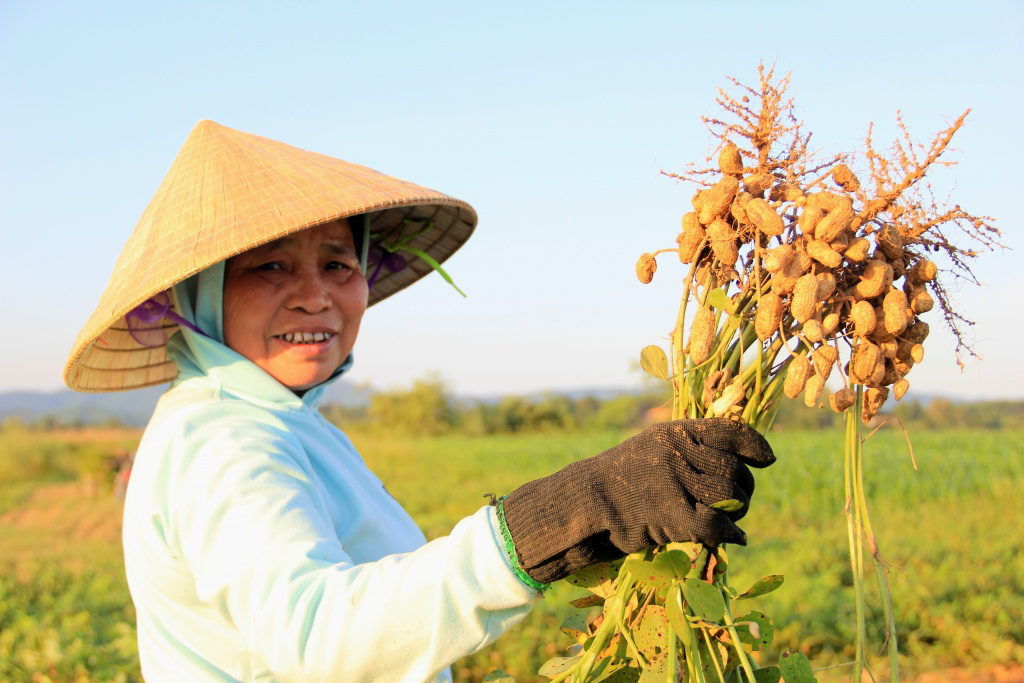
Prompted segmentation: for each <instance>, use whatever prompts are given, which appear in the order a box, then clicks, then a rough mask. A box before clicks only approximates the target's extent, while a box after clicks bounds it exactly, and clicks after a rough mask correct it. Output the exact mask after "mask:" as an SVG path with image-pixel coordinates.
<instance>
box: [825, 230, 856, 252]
mask: <svg viewBox="0 0 1024 683" xmlns="http://www.w3.org/2000/svg"><path fill="white" fill-rule="evenodd" d="M851 239H853V238H851V237H850V233H848V232H841V233H839V234H838V235H837V236H836V238H835V239H834V240H832V241H831V242H829V243H828V246H830V247H832V248H833V249H834V250H836V251H838V252H839V253H840V254H842V253H843V252H845V251H846V249H847V247H849V246H850V240H851Z"/></svg>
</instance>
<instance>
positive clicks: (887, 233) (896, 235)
mask: <svg viewBox="0 0 1024 683" xmlns="http://www.w3.org/2000/svg"><path fill="white" fill-rule="evenodd" d="M875 244H877V245H878V248H879V249H881V250H882V251H883V252H884V253H885V255H886V256H888V257H889V259H890V260H892V259H898V258H900V257H901V256H902V255H903V236H902V235H900V231H899V228H897V227H896V226H895V225H892V224H891V223H887V224H885V225H883V226H882V228H881V229H880V230H879V231H878V232H876V233H875Z"/></svg>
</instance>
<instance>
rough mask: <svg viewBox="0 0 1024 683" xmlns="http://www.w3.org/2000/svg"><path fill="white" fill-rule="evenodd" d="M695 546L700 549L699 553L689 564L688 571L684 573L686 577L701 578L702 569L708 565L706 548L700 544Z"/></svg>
mask: <svg viewBox="0 0 1024 683" xmlns="http://www.w3.org/2000/svg"><path fill="white" fill-rule="evenodd" d="M697 547H699V548H700V549H701V550H700V554H699V555H697V558H696V559H695V560H694V561H693V564H692V565H691V566H690V571H689V572H687V574H686V576H687V577H688V578H694V579H699V578H701V575H702V574H703V573H704V570H705V569H707V566H708V549H707V548H705V547H704V546H702V545H701V546H697Z"/></svg>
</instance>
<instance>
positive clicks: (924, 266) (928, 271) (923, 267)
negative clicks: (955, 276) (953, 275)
mask: <svg viewBox="0 0 1024 683" xmlns="http://www.w3.org/2000/svg"><path fill="white" fill-rule="evenodd" d="M938 272H939V269H938V266H936V265H935V264H934V263H933V262H931V261H929V260H928V259H926V258H919V259H918V260H916V261H914V265H912V266H910V268H909V269H908V270H907V277H909V278H910V279H911V280H913V281H914V282H931V281H932V280H934V279H935V276H936V275H937V274H938Z"/></svg>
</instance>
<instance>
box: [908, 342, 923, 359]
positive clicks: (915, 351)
mask: <svg viewBox="0 0 1024 683" xmlns="http://www.w3.org/2000/svg"><path fill="white" fill-rule="evenodd" d="M910 357H911V358H912V359H913V360H914V362H915V363H920V362H921V361H923V360H924V347H923V346H921V345H920V344H914V345H913V346H911V347H910Z"/></svg>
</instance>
